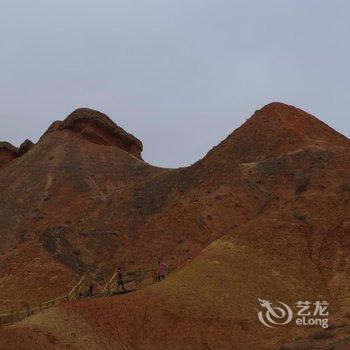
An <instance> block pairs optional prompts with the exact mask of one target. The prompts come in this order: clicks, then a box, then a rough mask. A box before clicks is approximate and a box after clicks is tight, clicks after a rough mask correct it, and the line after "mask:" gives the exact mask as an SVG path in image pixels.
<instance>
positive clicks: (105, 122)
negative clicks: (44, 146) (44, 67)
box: [45, 108, 143, 159]
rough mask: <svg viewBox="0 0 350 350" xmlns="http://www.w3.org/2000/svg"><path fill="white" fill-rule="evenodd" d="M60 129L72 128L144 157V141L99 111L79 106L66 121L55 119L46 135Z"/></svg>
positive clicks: (88, 136) (79, 132)
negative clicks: (142, 154)
mask: <svg viewBox="0 0 350 350" xmlns="http://www.w3.org/2000/svg"><path fill="white" fill-rule="evenodd" d="M60 130H70V131H72V132H74V133H77V134H80V135H81V136H82V137H84V138H85V139H87V140H89V141H90V142H93V143H96V144H99V145H105V146H116V147H118V148H120V149H122V150H124V151H126V152H128V153H130V154H132V155H133V156H135V157H137V158H139V159H142V158H141V152H142V148H143V146H142V142H141V141H140V140H138V139H137V138H136V137H134V136H133V135H131V134H129V133H127V132H126V131H125V130H124V129H122V128H121V127H119V126H118V125H116V124H115V123H114V122H113V121H112V120H111V119H110V118H109V117H108V116H107V115H105V114H103V113H101V112H99V111H95V110H92V109H89V108H79V109H77V110H75V111H74V112H73V113H71V114H70V115H69V116H68V117H67V118H66V119H65V120H64V121H55V122H54V123H53V124H52V125H51V126H50V128H49V129H48V130H47V132H46V133H45V135H47V134H49V133H52V132H57V131H60Z"/></svg>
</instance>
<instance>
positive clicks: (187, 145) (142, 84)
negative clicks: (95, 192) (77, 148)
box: [0, 0, 350, 167]
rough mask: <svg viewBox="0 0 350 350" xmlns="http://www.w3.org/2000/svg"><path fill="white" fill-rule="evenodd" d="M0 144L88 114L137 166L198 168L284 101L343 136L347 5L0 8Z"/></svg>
mask: <svg viewBox="0 0 350 350" xmlns="http://www.w3.org/2000/svg"><path fill="white" fill-rule="evenodd" d="M0 5H1V6H0V47H1V51H0V120H1V129H0V139H1V140H7V141H10V142H12V143H13V144H15V145H19V144H20V143H21V142H22V141H23V140H24V139H25V138H30V139H32V140H33V141H37V139H38V138H39V137H40V136H41V134H42V133H43V132H44V131H45V130H46V129H47V128H48V126H49V125H50V124H51V122H52V121H54V120H56V119H63V118H64V117H65V116H67V115H68V114H69V113H70V112H71V111H73V110H74V109H75V108H77V107H81V106H86V107H90V108H94V109H98V110H100V111H102V112H105V113H106V114H108V115H109V116H110V117H111V118H112V119H113V120H114V121H115V122H116V123H117V124H118V125H120V126H122V127H123V128H124V129H126V130H127V131H128V132H131V133H133V134H134V135H135V136H137V137H138V138H140V139H141V140H142V142H143V144H144V153H143V156H144V158H145V160H146V161H148V162H150V163H152V164H154V165H159V166H168V167H177V166H184V165H188V164H190V163H193V162H195V161H196V160H198V159H199V158H201V157H202V156H203V155H205V154H206V153H207V152H208V151H209V149H210V148H211V147H212V146H214V145H216V144H217V143H219V142H220V141H221V140H223V139H224V138H225V137H226V136H227V135H228V134H229V133H230V132H232V131H233V130H234V129H235V128H237V127H238V126H239V125H240V124H241V123H242V122H244V121H245V119H246V118H247V117H249V116H250V115H251V114H252V113H253V112H254V110H256V109H258V108H260V107H262V106H263V105H265V104H267V103H269V102H272V101H282V102H286V103H289V104H293V105H295V106H298V107H300V108H302V109H305V110H306V111H308V112H311V113H312V114H314V115H316V116H318V117H319V118H320V119H322V120H323V121H325V122H326V123H328V124H329V125H331V126H332V127H334V128H335V129H337V130H338V131H340V132H342V133H343V134H345V135H347V136H348V137H349V135H350V121H349V112H348V108H349V107H348V106H349V102H350V86H349V85H350V69H349V65H350V1H348V0H343V1H340V0H332V1H326V0H324V1H321V0H318V1H316V0H307V1H306V0H264V1H262V0H255V1H249V0H242V1H235V0H172V1H170V0H147V1H145V0H138V1H136V0H125V1H119V0H110V1H107V0H95V1H91V0H60V1H53V0H51V1H49V0H35V1H27V0H23V1H18V0H0Z"/></svg>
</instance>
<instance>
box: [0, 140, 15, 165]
mask: <svg viewBox="0 0 350 350" xmlns="http://www.w3.org/2000/svg"><path fill="white" fill-rule="evenodd" d="M17 152H18V149H17V147H15V146H13V145H11V144H10V143H9V142H4V141H2V142H0V168H2V167H3V166H5V165H7V164H8V163H10V162H11V161H12V160H14V159H15V158H17Z"/></svg>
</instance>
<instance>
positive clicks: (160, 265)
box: [157, 258, 165, 282]
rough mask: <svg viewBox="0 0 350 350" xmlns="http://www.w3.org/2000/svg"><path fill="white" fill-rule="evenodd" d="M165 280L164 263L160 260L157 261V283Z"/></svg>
mask: <svg viewBox="0 0 350 350" xmlns="http://www.w3.org/2000/svg"><path fill="white" fill-rule="evenodd" d="M164 278H165V262H164V261H163V259H162V258H159V259H158V273H157V281H158V282H160V280H162V279H164Z"/></svg>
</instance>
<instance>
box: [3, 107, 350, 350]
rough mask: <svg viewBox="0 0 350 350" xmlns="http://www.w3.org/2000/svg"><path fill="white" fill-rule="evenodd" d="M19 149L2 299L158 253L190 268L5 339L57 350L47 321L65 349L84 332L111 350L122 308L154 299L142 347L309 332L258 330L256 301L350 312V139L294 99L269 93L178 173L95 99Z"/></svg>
mask: <svg viewBox="0 0 350 350" xmlns="http://www.w3.org/2000/svg"><path fill="white" fill-rule="evenodd" d="M2 149H3V148H1V150H2ZM10 149H11V147H10V148H9V147H7V148H4V151H1V153H0V154H1V164H2V168H1V169H0V194H1V196H0V210H1V216H0V253H1V257H0V266H1V269H0V286H1V288H0V307H1V308H3V309H9V308H11V307H17V306H25V305H27V304H28V303H29V304H30V303H33V302H37V301H40V300H45V299H46V298H49V297H54V296H57V295H60V294H63V293H65V292H66V291H67V290H68V289H69V287H70V286H71V285H72V283H73V282H74V281H76V280H77V279H78V278H79V276H80V275H81V274H83V273H85V272H91V273H93V274H94V275H95V276H96V278H97V279H98V276H102V274H108V273H110V272H111V270H112V269H113V268H114V267H115V266H117V265H123V266H125V267H126V268H129V267H130V268H133V267H138V266H143V265H145V264H147V265H148V264H153V263H154V261H155V260H156V259H157V257H158V256H163V257H164V258H165V260H166V261H167V263H168V264H169V265H173V266H174V267H178V266H181V267H180V268H179V269H178V270H177V271H176V272H175V273H174V274H172V275H171V276H169V278H168V279H167V280H166V281H165V282H164V283H162V284H160V285H157V286H151V287H148V288H145V289H143V290H140V291H138V292H136V293H132V294H130V295H127V296H123V297H121V298H112V299H111V298H108V299H99V300H91V301H88V302H86V303H84V305H83V304H82V303H80V304H79V303H71V304H67V305H63V306H60V307H58V308H53V309H51V310H48V311H47V312H43V313H42V314H40V315H38V316H35V317H33V318H31V319H28V320H27V321H24V322H22V323H21V324H19V325H18V326H16V327H12V328H8V329H5V330H4V332H5V333H4V334H5V335H6V337H7V339H9V342H10V343H8V344H12V345H13V344H17V345H16V346H18V348H21V347H20V344H19V343H15V341H16V340H15V339H23V337H27V334H32V330H33V329H39V330H40V331H39V333H37V335H36V338H35V337H34V339H35V340H33V342H31V341H30V342H29V343H24V344H25V346H27V347H28V346H32V348H36V347H35V346H34V342H36V343H37V344H41V345H40V346H42V347H44V345H45V346H46V348H50V346H51V345H50V336H48V335H47V331H48V332H49V333H50V334H51V336H52V334H54V338H55V342H56V345H57V344H58V345H57V346H58V348H61V347H60V346H62V348H63V347H64V342H68V344H70V345H71V346H73V347H74V346H76V348H84V347H83V346H84V345H83V344H84V341H83V340H82V339H84V337H85V338H86V337H88V338H89V337H90V338H91V339H90V338H89V339H90V344H91V348H96V349H99V348H117V346H118V341H119V342H120V339H118V336H116V335H113V334H114V333H115V332H114V330H115V329H114V328H113V327H117V326H116V325H114V323H113V322H114V321H113V320H115V319H116V318H118V317H119V316H117V315H119V314H120V310H121V308H123V307H125V308H127V310H128V312H126V313H125V315H124V316H120V317H122V318H123V322H124V323H125V325H129V326H130V329H131V328H132V327H133V324H134V323H135V319H133V317H132V316H130V315H136V316H135V317H138V316H137V315H139V316H140V315H141V314H142V312H143V307H144V305H148V306H149V312H150V313H151V314H152V317H151V319H150V320H149V323H150V324H151V325H152V327H151V328H150V329H148V330H147V331H145V334H144V335H143V336H142V337H140V339H138V342H139V344H138V345H137V346H139V348H142V349H183V347H181V344H189V345H188V346H189V348H193V349H197V348H198V349H200V348H201V349H216V348H220V349H264V348H266V349H275V348H276V349H277V348H278V346H279V345H281V344H285V343H287V341H288V339H291V337H292V335H293V336H296V335H298V336H299V338H300V339H301V340H300V341H303V337H302V335H300V334H299V333H300V332H301V331H300V329H297V330H296V329H295V327H294V328H291V329H289V328H288V330H285V329H282V330H277V329H276V330H274V331H272V333H269V332H270V330H269V329H267V330H265V329H263V326H261V325H259V324H258V323H257V319H256V309H257V304H256V303H257V299H258V298H271V299H276V300H284V301H285V302H290V303H293V302H295V301H296V300H303V298H304V300H308V299H310V300H317V298H320V300H321V298H322V300H329V301H330V302H331V303H332V306H333V311H334V312H333V313H334V317H335V320H336V321H337V322H338V321H339V320H340V319H341V317H342V316H341V315H344V314H345V313H346V311H347V310H349V307H350V287H349V286H350V258H349V257H350V254H349V253H350V235H349V227H350V210H349V204H350V172H349V170H350V152H349V151H350V141H349V139H347V138H346V137H344V136H342V135H341V134H339V133H337V132H336V131H334V130H333V129H331V128H330V127H328V126H327V125H325V124H324V123H322V122H321V121H319V120H318V119H317V118H315V117H313V116H312V115H310V114H308V113H306V112H304V111H302V110H300V109H297V108H295V107H292V106H288V105H285V104H282V103H272V104H269V105H267V106H265V107H263V108H262V109H261V110H258V111H256V112H255V113H254V115H253V116H252V117H251V118H250V119H249V120H248V121H247V122H246V123H245V124H243V125H242V126H241V127H240V128H239V129H237V130H236V131H234V132H233V133H232V134H231V135H230V136H228V137H227V138H226V140H224V141H223V142H222V143H220V144H219V145H218V146H216V147H215V148H213V149H212V150H211V151H210V152H209V153H208V154H207V155H206V156H205V157H204V158H203V159H201V160H200V161H198V162H197V163H195V164H193V165H192V166H189V167H186V168H179V169H164V168H158V167H154V166H151V165H149V164H147V163H146V162H144V161H143V160H142V158H141V151H142V143H141V142H140V141H139V140H137V139H136V138H135V137H133V136H131V135H129V134H127V133H126V132H125V131H124V130H122V129H121V128H119V127H118V126H116V125H115V124H114V123H113V122H112V121H111V120H110V119H109V118H108V117H107V116H105V115H104V114H101V113H99V112H96V111H92V110H89V109H79V110H77V111H75V112H73V113H72V114H71V115H70V116H69V117H68V118H67V119H66V120H65V121H63V122H55V123H54V124H53V125H52V126H51V127H50V128H49V130H48V131H47V132H46V133H45V134H44V135H43V137H42V138H41V139H40V141H39V142H38V143H37V144H36V145H35V146H33V147H31V148H30V150H29V151H27V152H26V153H25V154H23V155H21V156H20V157H18V156H15V155H16V154H17V153H16V152H14V153H13V154H14V156H13V157H11V156H10V154H11V152H10ZM2 154H4V156H2ZM203 249H204V250H203ZM189 258H193V260H192V261H191V262H187V263H185V262H186V261H187V260H188V259H189ZM184 263H185V264H184ZM123 305H124V306H123ZM129 311H130V312H129ZM102 314H104V315H105V317H102V316H101V315H102ZM66 315H70V317H69V319H70V320H71V321H70V322H72V323H74V324H80V323H83V324H84V325H86V327H87V328H88V329H90V330H91V332H90V333H89V335H88V334H87V333H86V331H84V327H85V326H84V327H82V328H79V327H76V326H73V325H72V327H73V328H74V332H75V333H76V334H78V336H77V337H76V338H74V339H73V337H72V336H71V335H67V334H65V335H63V334H62V332H61V330H60V329H61V328H59V327H61V326H60V325H62V324H64V323H65V321H64V320H66V319H67V317H66ZM140 317H141V316H140ZM48 319H55V320H56V325H51V326H48ZM45 327H46V328H45ZM47 327H48V328H47ZM344 327H345V326H344ZM44 329H46V330H44ZM157 329H158V332H156V330H157ZM166 329H172V330H173V331H172V332H168V331H166ZM268 331H269V332H268ZM28 332H29V333H28ZM159 332H160V333H161V334H166V336H165V335H164V336H160V335H159ZM106 334H108V337H110V343H109V344H110V345H106V344H105V343H104V340H103V339H106V337H107V335H106ZM111 334H112V335H111ZM252 334H254V337H252ZM21 337H22V338H21ZM108 337H107V338H108ZM267 338H269V339H270V340H269V341H268V342H267V340H266V339H267ZM333 339H334V341H337V342H338V338H336V337H334V338H333ZM339 341H340V340H339ZM28 344H29V345H28ZM140 344H141V345H140ZM174 344H177V345H176V346H175V345H174ZM315 344H316V343H315ZM315 344H314V346H316V345H317V344H316V345H315ZM334 344H335V343H334ZM339 344H340V343H339ZM339 344H338V345H339ZM12 345H11V346H12ZM134 345H135V344H134ZM338 345H337V344H336V346H338ZM108 346H109V347H108ZM135 346H136V345H135ZM281 346H282V345H281ZM317 346H318V345H317ZM334 346H335V345H334ZM0 348H1V346H0ZM37 348H39V347H37ZM134 348H135V347H134ZM136 348H137V347H136ZM315 349H316V347H315ZM339 349H340V348H339Z"/></svg>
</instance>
